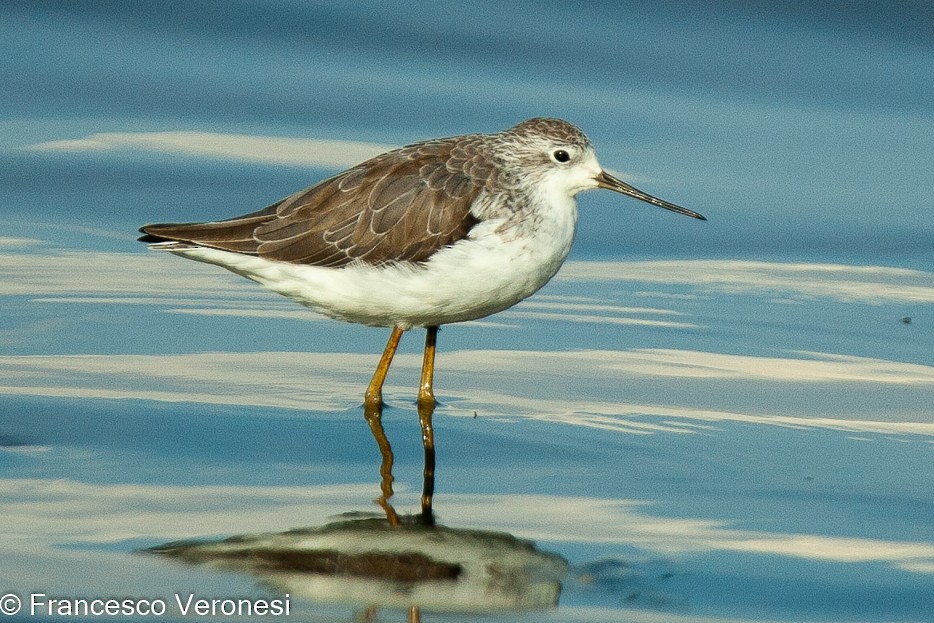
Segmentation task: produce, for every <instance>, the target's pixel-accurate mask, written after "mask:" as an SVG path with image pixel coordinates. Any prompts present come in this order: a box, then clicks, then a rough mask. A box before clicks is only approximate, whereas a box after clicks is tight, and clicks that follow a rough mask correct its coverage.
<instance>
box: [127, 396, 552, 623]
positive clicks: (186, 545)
mask: <svg viewBox="0 0 934 623" xmlns="http://www.w3.org/2000/svg"><path fill="white" fill-rule="evenodd" d="M432 412H433V408H431V407H426V406H420V407H419V419H420V421H421V423H422V434H423V440H424V441H425V444H424V448H425V468H424V472H423V475H424V478H423V488H422V497H421V511H420V512H419V513H417V514H414V515H400V514H399V513H397V512H396V510H395V509H394V508H393V506H392V504H391V498H392V495H393V490H392V483H393V476H392V465H393V453H392V447H391V446H390V444H389V440H388V439H387V438H386V434H385V431H384V430H383V426H382V421H381V416H382V411H381V408H379V407H370V408H367V409H366V410H365V417H366V420H367V422H368V423H369V425H370V429H371V431H372V432H373V436H374V438H375V439H376V443H377V445H378V446H379V450H380V454H381V457H382V460H381V463H380V476H381V479H380V496H379V497H378V498H377V499H376V503H377V504H378V505H379V506H380V507H381V508H382V509H383V516H379V515H375V514H374V515H370V514H361V513H347V514H345V515H343V516H341V517H340V519H339V520H337V521H334V522H331V523H328V524H326V525H324V526H316V527H308V528H299V529H296V530H289V531H287V532H282V533H265V534H247V535H240V536H235V537H231V538H228V539H225V540H222V541H179V542H173V543H167V544H165V545H160V546H157V547H153V548H151V549H148V550H145V551H146V552H147V553H152V554H159V555H163V556H167V557H170V558H174V559H177V560H181V561H184V562H186V563H191V564H198V565H206V566H209V567H212V568H216V569H222V570H227V571H237V572H243V573H249V574H252V575H254V576H256V577H257V578H258V579H259V580H260V581H261V582H262V583H263V584H265V585H267V586H270V587H271V588H273V589H274V590H278V591H282V592H287V593H289V594H290V595H297V596H301V597H304V598H307V599H310V600H313V601H319V602H337V603H351V604H355V605H358V606H359V607H361V608H362V609H363V610H362V614H361V617H360V618H362V620H364V621H367V620H374V619H375V616H376V612H377V609H378V608H380V607H388V608H402V609H406V610H408V613H409V621H420V620H421V610H422V609H425V610H434V611H448V612H469V613H481V612H497V611H500V612H503V611H519V610H535V609H544V608H553V607H555V606H556V605H557V603H558V596H559V594H560V592H561V583H562V581H563V580H564V578H565V576H566V574H567V571H568V565H567V561H566V560H564V558H562V557H561V556H559V555H557V554H552V553H547V552H542V551H539V550H538V549H537V548H536V547H535V545H534V544H533V543H532V542H530V541H525V540H522V539H518V538H516V537H514V536H512V535H510V534H507V533H503V532H491V531H485V530H465V529H458V528H449V527H445V526H439V525H436V524H435V521H434V514H433V512H432V498H433V494H434V469H435V456H434V443H433V440H432V439H431V416H432Z"/></svg>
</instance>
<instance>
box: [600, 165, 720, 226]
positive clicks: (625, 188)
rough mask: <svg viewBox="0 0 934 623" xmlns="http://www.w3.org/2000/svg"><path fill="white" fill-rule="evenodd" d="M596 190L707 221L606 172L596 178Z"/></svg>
mask: <svg viewBox="0 0 934 623" xmlns="http://www.w3.org/2000/svg"><path fill="white" fill-rule="evenodd" d="M597 188H605V189H607V190H612V191H615V192H618V193H622V194H624V195H629V196H630V197H634V198H636V199H639V200H640V201H645V202H646V203H651V204H652V205H653V206H658V207H660V208H665V209H666V210H671V211H672V212H677V213H678V214H683V215H685V216H690V217H691V218H696V219H700V220H702V221H706V220H707V219H706V218H705V217H704V215H703V214H698V213H697V212H695V211H694V210H688V209H687V208H682V207H681V206H679V205H675V204H673V203H669V202H667V201H665V200H664V199H659V198H658V197H653V196H652V195H650V194H648V193H644V192H642V191H641V190H639V189H638V188H633V187H632V186H630V185H629V184H627V183H626V182H624V181H622V180H618V179H616V178H615V177H613V176H612V175H610V174H609V173H607V172H606V171H601V172H600V175H599V176H597Z"/></svg>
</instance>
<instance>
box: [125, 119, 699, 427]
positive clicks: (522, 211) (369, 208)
mask: <svg viewBox="0 0 934 623" xmlns="http://www.w3.org/2000/svg"><path fill="white" fill-rule="evenodd" d="M591 189H605V190H610V191H613V192H616V193H621V194H623V195H627V196H629V197H633V198H635V199H638V200H641V201H643V202H646V203H649V204H651V205H654V206H658V207H661V208H664V209H666V210H670V211H672V212H676V213H678V214H683V215H686V216H689V217H692V218H695V219H699V220H706V219H705V217H704V216H702V215H701V214H699V213H697V212H694V211H692V210H688V209H687V208H683V207H681V206H678V205H675V204H673V203H669V202H668V201H664V200H662V199H658V198H656V197H653V196H652V195H649V194H647V193H645V192H643V191H641V190H638V189H636V188H634V187H633V186H631V185H629V184H627V183H626V182H623V181H622V180H620V179H618V178H616V177H614V176H612V175H610V174H609V173H607V172H606V171H605V170H604V169H603V168H602V167H601V165H600V163H599V162H598V160H597V156H596V152H595V150H594V146H593V144H592V143H591V141H590V140H589V139H588V138H587V136H586V135H585V134H584V133H583V131H581V130H580V129H579V128H578V127H577V126H575V125H573V124H571V123H569V122H567V121H564V120H561V119H553V118H544V117H536V118H532V119H528V120H526V121H522V122H521V123H519V124H517V125H515V126H513V127H511V128H509V129H506V130H503V131H501V132H496V133H488V134H481V133H478V134H467V135H462V136H454V137H449V138H439V139H431V140H425V141H422V142H418V143H414V144H410V145H407V146H404V147H401V148H398V149H394V150H391V151H388V152H385V153H383V154H381V155H378V156H375V157H373V158H371V159H369V160H366V161H365V162H362V163H360V164H358V165H356V166H354V167H352V168H350V169H348V170H346V171H343V172H342V173H338V174H337V175H334V176H333V177H330V178H327V179H325V180H323V181H321V182H319V183H317V184H315V185H314V186H311V187H310V188H307V189H304V190H301V191H298V192H296V193H294V194H292V195H290V196H288V197H285V198H284V199H281V200H279V201H277V202H275V203H273V204H272V205H269V206H268V207H266V208H263V209H261V210H259V211H256V212H252V213H249V214H245V215H243V216H238V217H234V218H229V219H227V220H220V221H211V222H198V223H161V224H149V225H144V226H143V227H141V228H140V232H141V233H142V234H143V236H141V237H140V238H139V240H140V241H141V242H144V243H147V244H148V245H149V246H150V248H152V249H156V250H160V251H168V252H170V253H174V254H176V255H179V256H182V257H184V258H188V259H191V260H197V261H200V262H206V263H208V264H215V265H217V266H221V267H223V268H226V269H227V270H230V271H232V272H234V273H236V274H239V275H242V276H243V277H247V278H249V279H252V280H253V281H256V282H259V283H260V284H262V285H264V286H266V287H267V288H269V289H270V290H273V291H275V292H277V293H279V294H282V295H284V296H286V297H288V298H290V299H292V300H294V301H296V302H298V303H300V304H302V305H304V306H306V307H308V308H310V309H312V310H314V311H315V312H318V313H320V314H323V315H325V316H328V317H331V318H334V319H337V320H342V321H347V322H353V323H358V324H363V325H369V326H374V327H385V328H390V329H391V333H390V336H389V339H388V341H387V343H386V347H385V349H384V350H383V354H382V356H381V358H380V360H379V363H378V365H377V367H376V370H375V372H374V373H373V376H372V378H371V380H370V383H369V385H368V386H367V389H366V392H365V394H364V406H366V407H382V405H383V395H382V389H383V383H384V381H385V378H386V374H387V372H388V371H389V367H390V365H391V363H392V359H393V356H394V354H395V352H396V349H397V347H398V345H399V341H400V339H401V337H402V334H403V333H404V332H405V331H408V330H410V329H413V328H424V329H425V330H426V336H425V347H424V350H423V358H422V372H421V378H420V385H419V389H418V393H417V401H416V402H417V404H418V405H419V406H427V407H430V408H431V409H434V406H435V404H436V399H435V396H434V387H433V384H434V383H433V379H434V362H435V352H436V346H437V333H438V328H439V327H440V326H442V325H445V324H450V323H456V322H466V321H470V320H476V319H478V318H483V317H486V316H489V315H491V314H495V313H497V312H500V311H503V310H505V309H508V308H510V307H512V306H513V305H515V304H516V303H518V302H520V301H522V300H523V299H525V298H527V297H529V296H531V295H532V294H534V293H535V292H536V291H538V290H539V289H540V288H541V287H542V286H544V285H545V284H546V283H548V281H549V280H550V279H551V278H552V277H554V276H555V274H556V273H557V272H558V269H559V268H560V267H561V265H562V264H563V263H564V261H565V259H567V257H568V253H569V252H570V250H571V245H572V243H573V241H574V236H575V233H576V230H577V222H578V212H577V203H576V200H575V197H576V195H577V194H578V193H580V192H582V191H587V190H591Z"/></svg>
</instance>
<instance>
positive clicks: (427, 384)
mask: <svg viewBox="0 0 934 623" xmlns="http://www.w3.org/2000/svg"><path fill="white" fill-rule="evenodd" d="M437 341H438V327H427V328H426V329H425V356H424V358H423V359H422V382H421V385H419V388H418V404H420V405H424V406H432V407H433V406H435V393H434V389H432V384H433V382H434V377H435V344H436V343H437Z"/></svg>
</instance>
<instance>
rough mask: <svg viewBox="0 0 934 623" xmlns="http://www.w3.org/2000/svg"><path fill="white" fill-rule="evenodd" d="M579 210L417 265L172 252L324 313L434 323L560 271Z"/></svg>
mask: <svg viewBox="0 0 934 623" xmlns="http://www.w3.org/2000/svg"><path fill="white" fill-rule="evenodd" d="M575 208H576V206H573V205H572V206H571V210H568V211H566V212H565V214H566V216H567V218H560V219H557V220H551V221H549V222H546V223H539V224H538V226H536V227H535V230H534V231H523V232H521V234H522V235H516V232H515V231H512V230H508V231H507V232H506V234H505V235H503V234H501V233H499V232H497V231H496V228H497V227H498V226H499V225H500V223H498V222H495V221H487V222H484V223H481V224H479V225H477V226H476V227H475V228H474V230H473V231H471V237H470V238H469V239H466V240H462V241H459V242H457V243H456V244H454V245H453V246H452V247H450V248H446V249H442V250H440V251H438V252H437V253H435V254H434V255H433V256H432V257H431V258H430V259H429V260H428V261H427V262H425V263H423V264H418V265H411V264H399V265H387V266H379V267H375V266H370V265H367V264H363V263H359V264H351V265H348V266H345V267H342V268H321V267H317V266H308V265H303V264H289V263H286V262H278V261H273V260H266V259H263V258H260V257H256V256H251V255H242V254H239V253H231V252H229V251H220V250H217V249H209V248H204V247H194V248H187V249H185V248H179V249H169V250H171V251H172V252H173V253H176V254H178V255H182V256H184V257H187V258H190V259H194V260H198V261H202V262H207V263H210V264H217V265H219V266H223V267H224V268H227V269H228V270H231V271H233V272H235V273H237V274H240V275H243V276H244V277H248V278H250V279H253V280H254V281H257V282H259V283H261V284H263V285H264V286H266V287H267V288H269V289H271V290H273V291H275V292H278V293H279V294H282V295H284V296H287V297H289V298H291V299H293V300H295V301H297V302H299V303H301V304H302V305H305V306H307V307H309V308H311V309H313V310H315V311H317V312H319V313H321V314H324V315H326V316H330V317H332V318H336V319H338V320H344V321H348V322H355V323H360V324H366V325H372V326H381V327H390V326H400V327H402V328H404V329H408V328H411V327H426V326H438V325H442V324H447V323H452V322H463V321H466V320H474V319H477V318H482V317H484V316H488V315H490V314H494V313H496V312H498V311H502V310H504V309H506V308H508V307H511V306H513V305H515V304H516V303H518V302H519V301H521V300H522V299H524V298H526V297H528V296H530V295H532V294H533V293H534V292H536V291H537V290H538V289H539V288H541V287H542V286H543V285H545V284H546V283H547V282H548V281H549V280H550V279H551V278H552V277H553V276H554V275H555V273H556V272H558V269H559V268H560V267H561V264H562V263H563V262H564V260H565V258H566V257H567V255H568V252H569V251H570V248H571V243H572V242H573V239H574V231H575V229H576V224H577V214H576V209H575Z"/></svg>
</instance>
